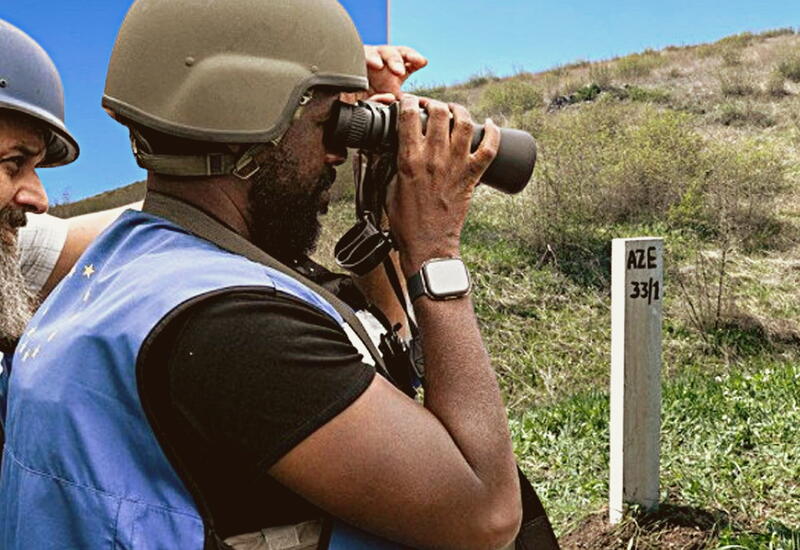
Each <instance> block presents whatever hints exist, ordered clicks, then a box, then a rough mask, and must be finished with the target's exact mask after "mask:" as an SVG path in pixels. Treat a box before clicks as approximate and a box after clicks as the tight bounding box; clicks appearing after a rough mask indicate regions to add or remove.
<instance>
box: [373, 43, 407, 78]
mask: <svg viewBox="0 0 800 550" xmlns="http://www.w3.org/2000/svg"><path fill="white" fill-rule="evenodd" d="M378 52H379V53H380V54H381V57H382V58H383V62H384V63H385V64H386V66H387V67H389V70H390V71H392V72H393V73H394V74H396V75H397V76H405V75H406V64H405V61H404V60H403V56H402V55H401V54H400V51H399V48H397V47H395V46H380V47H378Z"/></svg>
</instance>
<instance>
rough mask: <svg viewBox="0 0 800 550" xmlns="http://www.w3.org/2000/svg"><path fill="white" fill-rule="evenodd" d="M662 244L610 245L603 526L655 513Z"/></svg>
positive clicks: (648, 241) (634, 241) (658, 241)
mask: <svg viewBox="0 0 800 550" xmlns="http://www.w3.org/2000/svg"><path fill="white" fill-rule="evenodd" d="M663 298H664V240H663V239H660V238H650V237H642V238H637V239H614V240H613V241H612V243H611V424H610V435H611V442H610V443H611V445H610V479H609V503H608V504H609V506H608V507H609V520H610V522H611V523H612V524H616V523H619V521H620V520H621V519H622V516H623V514H624V511H625V504H626V503H633V504H639V505H641V506H642V507H643V508H645V509H647V510H650V509H654V508H655V507H657V506H658V493H659V485H658V470H659V467H658V464H659V441H660V434H661V304H662V301H663Z"/></svg>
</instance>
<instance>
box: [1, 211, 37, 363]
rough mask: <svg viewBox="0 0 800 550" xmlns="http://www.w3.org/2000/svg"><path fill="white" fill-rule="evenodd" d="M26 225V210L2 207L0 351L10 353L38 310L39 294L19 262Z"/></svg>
mask: <svg viewBox="0 0 800 550" xmlns="http://www.w3.org/2000/svg"><path fill="white" fill-rule="evenodd" d="M23 225H25V212H23V211H22V210H19V209H16V208H10V207H7V208H4V209H2V210H0V352H2V353H6V354H8V353H11V352H12V351H13V350H14V347H16V345H17V341H18V340H19V338H20V337H21V336H22V333H23V332H24V331H25V326H26V325H27V324H28V321H30V319H31V317H32V316H33V312H34V309H35V297H34V295H33V293H31V291H30V290H29V289H28V285H27V283H26V281H25V278H24V277H23V276H22V271H21V270H20V264H19V251H18V249H17V228H19V227H22V226H23Z"/></svg>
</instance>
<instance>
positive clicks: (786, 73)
mask: <svg viewBox="0 0 800 550" xmlns="http://www.w3.org/2000/svg"><path fill="white" fill-rule="evenodd" d="M777 71H778V73H779V74H781V75H783V77H784V78H788V79H789V80H791V81H792V82H800V55H793V56H790V57H787V58H786V59H784V60H783V61H781V62H780V63H778V67H777Z"/></svg>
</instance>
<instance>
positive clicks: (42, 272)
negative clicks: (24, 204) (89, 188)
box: [19, 214, 69, 293]
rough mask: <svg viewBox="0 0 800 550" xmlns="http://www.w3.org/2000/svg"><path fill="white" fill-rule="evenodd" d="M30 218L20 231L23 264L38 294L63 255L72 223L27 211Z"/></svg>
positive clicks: (30, 286)
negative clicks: (62, 251)
mask: <svg viewBox="0 0 800 550" xmlns="http://www.w3.org/2000/svg"><path fill="white" fill-rule="evenodd" d="M27 217H28V223H27V225H26V226H25V227H23V228H21V229H20V230H19V252H20V267H21V269H22V275H23V276H24V277H25V280H26V281H27V282H28V287H29V288H30V289H31V291H32V292H34V293H38V292H39V291H40V290H42V287H43V286H44V284H45V283H46V282H47V279H48V278H49V277H50V274H51V273H52V272H53V268H54V267H55V265H56V262H57V261H58V257H59V256H60V255H61V250H62V249H63V248H64V243H65V242H66V240H67V232H68V230H69V224H68V222H67V221H66V220H62V219H61V218H56V217H54V216H49V215H47V214H28V216H27Z"/></svg>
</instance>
